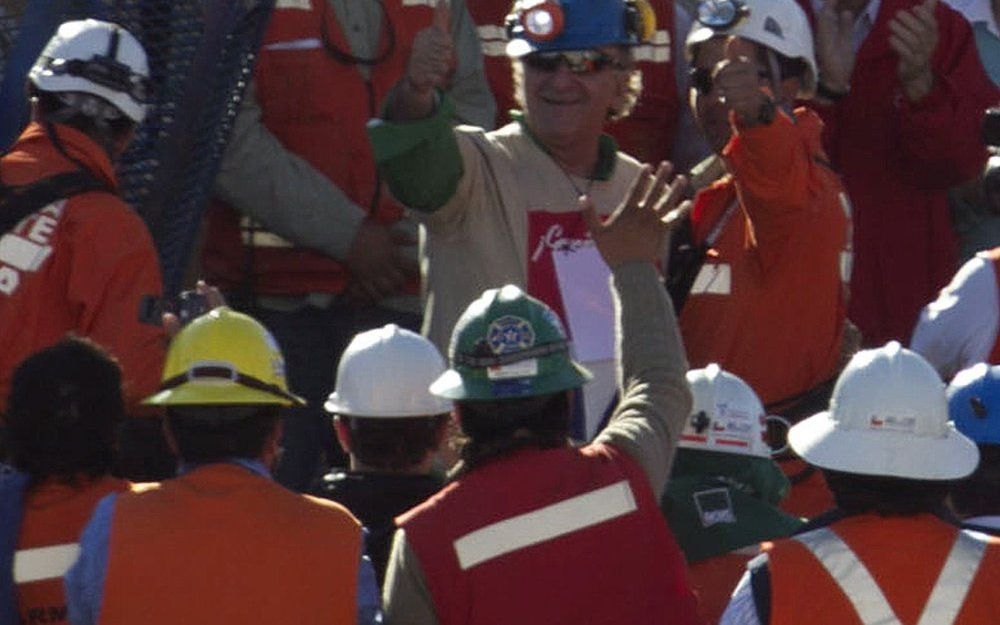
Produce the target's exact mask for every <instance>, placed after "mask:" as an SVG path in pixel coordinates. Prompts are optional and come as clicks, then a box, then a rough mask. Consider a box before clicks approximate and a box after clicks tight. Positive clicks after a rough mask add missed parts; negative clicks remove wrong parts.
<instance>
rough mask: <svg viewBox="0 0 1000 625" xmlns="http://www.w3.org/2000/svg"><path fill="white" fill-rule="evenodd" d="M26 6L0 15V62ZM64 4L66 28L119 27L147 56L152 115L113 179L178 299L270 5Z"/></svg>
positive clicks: (191, 1) (262, 1) (172, 1)
mask: <svg viewBox="0 0 1000 625" xmlns="http://www.w3.org/2000/svg"><path fill="white" fill-rule="evenodd" d="M32 2H46V0H32ZM24 4H25V3H24V2H17V1H12V0H5V2H4V4H3V5H2V6H3V7H4V10H5V12H6V13H7V15H3V14H2V13H0V54H3V51H4V48H3V46H4V45H5V42H6V41H11V42H14V41H15V36H16V31H17V22H18V17H19V15H18V11H19V10H22V9H23V5H24ZM71 4H74V6H72V7H70V11H71V14H69V15H65V16H64V17H63V18H64V19H72V18H82V17H91V16H92V17H98V18H101V19H106V20H110V21H113V22H117V23H119V24H121V25H122V26H124V27H125V28H127V29H128V30H129V31H130V32H132V33H133V34H134V35H135V36H136V37H137V38H138V39H139V40H140V41H141V42H142V44H143V46H144V47H145V49H146V53H147V55H148V56H149V63H150V74H151V78H152V83H153V89H152V93H153V102H152V103H151V104H152V107H151V109H150V111H149V114H148V115H147V117H146V120H145V121H144V122H143V124H142V126H141V127H140V128H139V131H138V133H137V135H136V138H135V140H134V142H133V143H132V145H131V147H130V148H129V150H128V152H126V154H125V155H124V156H123V158H122V159H121V161H120V163H119V167H118V173H119V180H120V182H121V186H122V193H123V195H124V197H125V199H126V201H128V202H129V203H130V204H131V205H132V206H133V207H135V208H136V210H138V211H139V213H140V214H141V215H142V216H143V218H144V219H145V220H146V222H147V223H148V224H149V227H150V231H151V232H152V233H153V238H154V239H155V241H156V245H157V248H158V250H159V254H160V263H161V268H162V270H163V280H164V292H165V293H167V294H173V293H176V292H177V290H178V289H179V288H180V286H181V284H182V282H183V279H184V274H185V270H186V268H187V266H188V262H189V259H190V256H191V253H192V248H193V245H194V241H195V238H196V236H197V232H198V229H199V226H200V222H201V218H202V214H203V212H204V208H205V206H206V204H207V202H208V198H209V195H210V193H211V188H212V181H213V179H214V178H215V175H216V173H217V171H218V166H219V162H220V160H221V157H222V153H223V150H224V148H225V145H226V141H227V140H228V137H229V132H230V130H231V129H232V123H233V120H234V119H235V116H236V112H237V108H238V106H239V102H240V100H241V99H242V95H243V90H244V87H245V86H246V83H247V81H248V79H249V76H250V72H251V70H252V65H253V61H254V58H255V54H256V50H257V46H258V44H259V41H260V37H261V35H262V34H263V30H264V27H265V26H266V24H267V18H268V16H269V15H270V12H271V9H272V8H273V6H274V0H103V1H95V0H91V1H90V2H89V6H88V7H87V8H86V9H83V8H81V7H80V5H79V4H76V3H71ZM82 4H88V3H86V2H84V3H82ZM8 6H9V7H10V8H8ZM60 21H61V20H60ZM55 23H58V22H55ZM3 60H4V59H2V58H0V67H2V66H3V65H5V63H3ZM0 71H2V70H0Z"/></svg>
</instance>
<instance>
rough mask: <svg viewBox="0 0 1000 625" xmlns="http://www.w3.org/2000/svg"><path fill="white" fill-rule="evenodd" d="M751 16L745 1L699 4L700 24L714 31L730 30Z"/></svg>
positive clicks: (711, 0) (710, 0) (705, 0)
mask: <svg viewBox="0 0 1000 625" xmlns="http://www.w3.org/2000/svg"><path fill="white" fill-rule="evenodd" d="M748 15H750V7H748V6H747V5H746V3H745V2H743V0H702V1H701V2H699V3H698V18H697V19H698V22H699V23H700V24H702V25H703V26H707V27H709V28H711V29H712V30H720V31H725V30H729V29H730V28H732V27H733V26H735V25H736V24H738V23H739V22H740V21H741V20H743V19H744V18H746V17H747V16H748Z"/></svg>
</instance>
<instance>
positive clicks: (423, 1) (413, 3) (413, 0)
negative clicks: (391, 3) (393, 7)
mask: <svg viewBox="0 0 1000 625" xmlns="http://www.w3.org/2000/svg"><path fill="white" fill-rule="evenodd" d="M403 6H404V7H419V6H428V7H434V6H437V0H403Z"/></svg>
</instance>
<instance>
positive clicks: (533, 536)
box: [454, 480, 638, 571]
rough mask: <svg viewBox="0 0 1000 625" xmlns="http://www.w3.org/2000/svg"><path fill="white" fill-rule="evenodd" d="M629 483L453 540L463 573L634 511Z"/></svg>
mask: <svg viewBox="0 0 1000 625" xmlns="http://www.w3.org/2000/svg"><path fill="white" fill-rule="evenodd" d="M637 509H638V508H637V505H636V502H635V496H634V495H633V493H632V487H631V486H630V485H629V483H628V480H622V481H620V482H616V483H614V484H611V485H610V486H605V487H603V488H598V489H597V490H592V491H590V492H589V493H584V494H582V495H577V496H575V497H570V498H569V499H564V500H562V501H560V502H557V503H554V504H551V505H548V506H545V507H544V508H539V509H538V510H535V511H533V512H527V513H525V514H519V515H518V516H515V517H511V518H509V519H504V520H503V521H497V522H496V523H493V524H491V525H487V526H486V527H483V528H480V529H478V530H475V531H473V532H470V533H468V534H466V535H465V536H462V537H461V538H459V539H458V540H456V541H455V543H454V545H455V553H456V554H457V555H458V563H459V566H461V567H462V570H463V571H464V570H467V569H470V568H472V567H474V566H476V565H477V564H481V563H483V562H486V561H487V560H492V559H493V558H497V557H499V556H502V555H504V554H507V553H511V552H513V551H518V550H519V549H523V548H525V547H530V546H531V545H536V544H538V543H541V542H544V541H547V540H552V539H553V538H558V537H560V536H565V535H566V534H569V533H572V532H576V531H578V530H582V529H586V528H588V527H592V526H594V525H598V524H600V523H604V522H605V521H610V520H612V519H616V518H618V517H621V516H625V515H626V514H630V513H632V512H635V511H636V510H637Z"/></svg>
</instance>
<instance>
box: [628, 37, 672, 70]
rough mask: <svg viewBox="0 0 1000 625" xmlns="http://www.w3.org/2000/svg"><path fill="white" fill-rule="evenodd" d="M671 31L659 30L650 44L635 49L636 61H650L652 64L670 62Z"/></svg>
mask: <svg viewBox="0 0 1000 625" xmlns="http://www.w3.org/2000/svg"><path fill="white" fill-rule="evenodd" d="M670 53H671V46H670V31H668V30H658V31H656V32H655V33H653V36H652V37H651V38H650V39H649V42H648V43H644V44H641V45H638V46H636V47H635V48H633V52H632V55H633V58H635V60H636V61H650V62H652V63H669V62H670Z"/></svg>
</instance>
